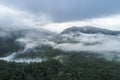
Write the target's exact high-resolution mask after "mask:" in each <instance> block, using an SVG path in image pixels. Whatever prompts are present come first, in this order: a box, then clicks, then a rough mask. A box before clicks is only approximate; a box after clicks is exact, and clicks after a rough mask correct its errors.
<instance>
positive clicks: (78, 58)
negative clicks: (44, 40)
mask: <svg viewBox="0 0 120 80" xmlns="http://www.w3.org/2000/svg"><path fill="white" fill-rule="evenodd" d="M59 52H60V51H59ZM61 52H62V51H61ZM61 52H60V53H61ZM57 53H58V52H57ZM62 53H64V52H62ZM65 53H67V52H65ZM68 53H69V55H67V56H66V57H64V59H63V62H60V61H59V60H55V59H49V60H47V61H43V62H41V63H37V62H34V63H15V62H6V61H2V60H1V61H0V80H120V63H119V62H114V61H106V60H105V59H102V58H101V59H100V58H96V57H94V56H93V57H92V56H85V55H84V54H78V53H77V52H76V53H75V52H68Z"/></svg>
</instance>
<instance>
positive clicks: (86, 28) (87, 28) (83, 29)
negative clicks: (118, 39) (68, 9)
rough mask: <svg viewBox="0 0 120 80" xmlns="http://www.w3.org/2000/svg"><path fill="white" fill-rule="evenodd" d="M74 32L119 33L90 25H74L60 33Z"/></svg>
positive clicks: (118, 32) (119, 32)
mask: <svg viewBox="0 0 120 80" xmlns="http://www.w3.org/2000/svg"><path fill="white" fill-rule="evenodd" d="M75 32H81V33H86V34H96V33H101V34H105V35H119V34H120V31H112V30H107V29H102V28H96V27H92V26H83V27H75V26H74V27H71V28H67V29H65V30H64V31H63V32H62V33H61V34H69V33H75Z"/></svg>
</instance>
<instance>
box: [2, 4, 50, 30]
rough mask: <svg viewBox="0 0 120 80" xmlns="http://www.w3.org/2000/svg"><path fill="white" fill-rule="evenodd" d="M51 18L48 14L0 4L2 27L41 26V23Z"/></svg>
mask: <svg viewBox="0 0 120 80" xmlns="http://www.w3.org/2000/svg"><path fill="white" fill-rule="evenodd" d="M49 19H51V17H49V16H48V15H47V14H41V15H39V16H38V15H37V16H35V15H33V14H30V13H28V12H25V11H20V10H16V9H13V8H11V7H7V6H3V5H0V22H1V23H0V27H14V28H21V27H22V28H25V27H38V26H39V27H40V26H41V25H43V24H46V23H48V22H49ZM51 20H52V19H51Z"/></svg>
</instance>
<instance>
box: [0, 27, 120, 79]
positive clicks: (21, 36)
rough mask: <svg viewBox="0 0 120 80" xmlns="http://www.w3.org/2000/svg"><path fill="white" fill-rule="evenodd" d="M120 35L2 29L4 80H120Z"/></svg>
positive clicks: (0, 47) (73, 30) (1, 74)
mask: <svg viewBox="0 0 120 80" xmlns="http://www.w3.org/2000/svg"><path fill="white" fill-rule="evenodd" d="M119 41H120V31H112V30H107V29H103V28H96V27H92V26H83V27H76V26H73V27H70V28H67V29H65V30H63V31H62V32H61V33H55V32H50V31H48V30H45V29H35V28H33V29H31V28H24V29H23V28H22V29H10V28H0V80H120V72H119V71H120V49H119V48H120V42H119Z"/></svg>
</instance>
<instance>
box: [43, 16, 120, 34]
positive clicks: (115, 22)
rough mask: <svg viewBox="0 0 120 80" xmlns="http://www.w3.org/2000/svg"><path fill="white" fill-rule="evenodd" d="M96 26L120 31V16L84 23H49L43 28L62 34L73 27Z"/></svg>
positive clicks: (89, 20)
mask: <svg viewBox="0 0 120 80" xmlns="http://www.w3.org/2000/svg"><path fill="white" fill-rule="evenodd" d="M86 25H90V26H95V27H100V28H106V29H111V30H120V15H113V16H108V17H102V18H95V19H88V20H84V21H72V22H63V23H49V24H47V25H45V26H44V27H43V28H45V29H49V30H51V31H56V32H61V31H63V30H64V29H66V28H68V27H72V26H78V27H79V26H86Z"/></svg>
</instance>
